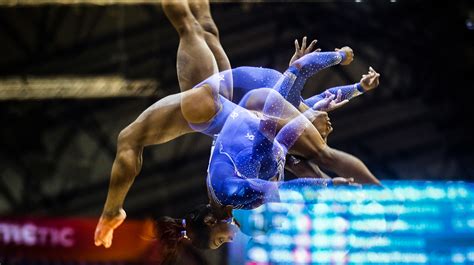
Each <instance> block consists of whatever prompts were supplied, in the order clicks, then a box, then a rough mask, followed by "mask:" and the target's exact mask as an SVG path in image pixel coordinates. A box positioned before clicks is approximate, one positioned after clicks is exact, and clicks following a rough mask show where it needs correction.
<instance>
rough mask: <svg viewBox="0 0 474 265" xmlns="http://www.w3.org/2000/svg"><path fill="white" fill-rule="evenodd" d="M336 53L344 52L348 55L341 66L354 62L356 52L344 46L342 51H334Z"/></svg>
mask: <svg viewBox="0 0 474 265" xmlns="http://www.w3.org/2000/svg"><path fill="white" fill-rule="evenodd" d="M334 50H335V51H336V52H344V53H345V54H346V58H345V59H344V61H342V62H341V65H349V64H350V63H351V62H352V61H353V60H354V51H353V50H352V49H351V48H350V47H348V46H344V47H342V48H340V49H337V48H336V49H334Z"/></svg>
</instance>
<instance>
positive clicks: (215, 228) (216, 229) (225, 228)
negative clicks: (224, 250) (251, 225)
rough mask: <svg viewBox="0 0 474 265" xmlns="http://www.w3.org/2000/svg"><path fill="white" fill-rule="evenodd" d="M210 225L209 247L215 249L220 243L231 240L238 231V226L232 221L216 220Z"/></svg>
mask: <svg viewBox="0 0 474 265" xmlns="http://www.w3.org/2000/svg"><path fill="white" fill-rule="evenodd" d="M210 227H211V234H210V241H209V247H210V248H211V249H217V248H219V247H220V246H221V245H222V244H224V243H227V242H232V241H233V240H234V237H235V234H236V233H237V232H238V231H239V227H238V226H237V225H236V224H234V223H233V222H225V221H221V222H216V223H214V224H212V225H210Z"/></svg>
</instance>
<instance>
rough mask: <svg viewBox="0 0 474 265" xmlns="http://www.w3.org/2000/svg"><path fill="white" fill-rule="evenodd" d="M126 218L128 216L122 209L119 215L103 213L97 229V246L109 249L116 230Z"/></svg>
mask: <svg viewBox="0 0 474 265" xmlns="http://www.w3.org/2000/svg"><path fill="white" fill-rule="evenodd" d="M126 217H127V214H126V213H125V211H124V210H123V209H120V210H119V211H118V212H117V213H113V214H106V213H102V216H101V217H100V219H99V223H98V224H97V227H96V229H95V234H94V243H95V245H96V246H100V245H103V246H104V247H105V248H109V247H110V246H111V245H112V238H113V234H114V229H116V228H117V227H119V226H120V225H121V224H122V223H123V221H124V220H125V218H126Z"/></svg>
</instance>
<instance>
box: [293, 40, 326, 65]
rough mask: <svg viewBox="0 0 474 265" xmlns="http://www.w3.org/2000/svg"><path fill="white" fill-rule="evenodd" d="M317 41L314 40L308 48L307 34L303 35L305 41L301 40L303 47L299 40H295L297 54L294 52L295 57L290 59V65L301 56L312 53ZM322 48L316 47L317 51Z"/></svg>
mask: <svg viewBox="0 0 474 265" xmlns="http://www.w3.org/2000/svg"><path fill="white" fill-rule="evenodd" d="M316 42H318V41H317V40H313V41H312V42H311V43H310V44H309V46H308V48H306V36H305V37H303V41H302V42H301V47H300V44H299V42H298V40H295V54H293V57H291V59H290V65H291V64H292V63H293V62H294V61H296V60H298V59H299V58H301V57H303V56H305V55H306V54H308V53H310V52H312V51H313V49H314V46H315V45H316ZM320 51H321V49H316V50H315V52H320Z"/></svg>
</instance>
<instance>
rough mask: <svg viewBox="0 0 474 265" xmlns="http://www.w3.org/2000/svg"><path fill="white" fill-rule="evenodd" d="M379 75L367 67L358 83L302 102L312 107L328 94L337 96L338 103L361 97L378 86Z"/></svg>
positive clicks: (330, 89)
mask: <svg viewBox="0 0 474 265" xmlns="http://www.w3.org/2000/svg"><path fill="white" fill-rule="evenodd" d="M379 77H380V74H379V73H377V72H376V71H375V70H374V69H373V68H372V67H369V72H368V73H367V74H365V75H362V78H361V79H360V81H359V83H355V84H352V85H347V86H338V87H333V88H329V89H327V90H325V91H324V92H323V93H321V94H318V95H315V96H312V97H310V98H308V99H305V100H303V102H304V103H305V104H306V105H308V106H310V107H312V106H314V105H315V104H316V103H317V102H319V101H321V100H323V99H324V98H325V97H326V96H327V94H328V93H330V94H333V95H338V100H337V101H338V102H341V101H345V100H347V101H349V100H351V99H353V98H355V97H357V96H359V95H362V94H363V93H365V92H368V91H370V90H372V89H374V88H376V87H377V86H378V85H379Z"/></svg>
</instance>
